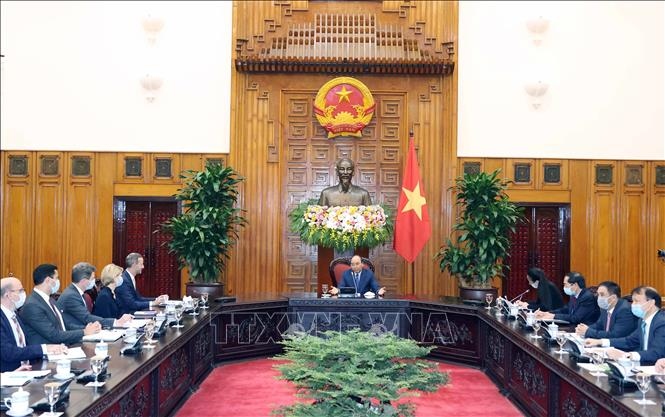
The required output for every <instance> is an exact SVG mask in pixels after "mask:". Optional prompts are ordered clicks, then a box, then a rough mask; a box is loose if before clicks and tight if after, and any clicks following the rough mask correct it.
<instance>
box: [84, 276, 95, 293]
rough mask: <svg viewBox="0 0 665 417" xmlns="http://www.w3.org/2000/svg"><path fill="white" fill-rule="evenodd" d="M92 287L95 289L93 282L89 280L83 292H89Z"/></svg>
mask: <svg viewBox="0 0 665 417" xmlns="http://www.w3.org/2000/svg"><path fill="white" fill-rule="evenodd" d="M94 287H95V280H94V279H92V278H91V279H89V280H88V286H87V287H85V290H86V291H90V290H91V289H93V288H94Z"/></svg>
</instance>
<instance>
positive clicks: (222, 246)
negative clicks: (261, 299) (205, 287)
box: [161, 162, 247, 283]
mask: <svg viewBox="0 0 665 417" xmlns="http://www.w3.org/2000/svg"><path fill="white" fill-rule="evenodd" d="M180 178H182V179H183V180H184V187H183V188H181V189H180V190H178V193H177V194H175V195H174V197H175V199H176V200H178V201H182V202H183V213H182V214H180V215H178V216H174V217H172V218H170V219H169V220H168V221H166V222H165V223H163V224H162V226H161V228H162V230H163V231H164V232H166V233H167V234H168V235H169V236H170V240H168V241H167V242H165V244H166V245H167V246H168V248H169V252H170V253H174V254H175V255H176V256H177V258H178V262H179V263H180V268H183V267H185V266H186V267H188V268H189V274H190V277H191V279H192V281H195V282H207V283H211V282H217V281H218V280H219V275H220V272H221V271H222V270H224V268H225V266H226V260H227V259H228V258H229V251H230V249H231V248H232V247H233V245H234V244H235V243H236V241H237V239H238V231H239V228H240V227H244V226H245V224H246V223H247V222H246V220H245V218H244V217H243V216H242V212H243V210H242V209H240V208H237V207H235V205H236V203H237V201H238V184H239V183H240V182H241V181H243V178H242V177H240V176H239V175H238V174H237V173H236V172H235V171H234V170H233V168H231V167H224V166H223V165H221V164H217V163H211V162H208V163H207V164H206V167H205V169H203V170H202V171H194V170H188V171H185V172H184V173H183V174H181V175H180Z"/></svg>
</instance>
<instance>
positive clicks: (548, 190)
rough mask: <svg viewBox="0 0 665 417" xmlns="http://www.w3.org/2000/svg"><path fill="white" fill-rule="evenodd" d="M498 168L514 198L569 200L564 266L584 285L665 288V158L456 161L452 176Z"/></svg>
mask: <svg viewBox="0 0 665 417" xmlns="http://www.w3.org/2000/svg"><path fill="white" fill-rule="evenodd" d="M496 168H501V169H502V172H504V173H505V175H504V177H505V178H507V179H509V180H512V181H514V183H513V184H511V186H510V187H509V195H510V197H511V199H512V200H513V201H519V202H524V203H569V204H570V210H571V236H570V268H571V270H575V271H579V272H581V273H582V274H583V275H584V276H585V277H586V278H587V283H588V284H590V285H594V284H598V283H599V282H601V281H605V280H612V281H616V282H618V283H619V284H620V285H621V287H622V291H623V292H625V293H627V292H629V291H630V290H631V289H633V288H634V287H636V286H638V285H651V286H654V287H656V288H657V289H659V291H660V292H661V294H664V293H665V284H664V283H665V263H663V262H660V261H659V260H658V259H657V257H656V250H657V249H662V248H665V161H590V160H545V159H529V160H524V159H502V158H486V159H480V158H479V159H474V158H461V159H460V161H459V171H458V174H461V173H462V172H464V170H479V169H480V170H484V171H487V172H491V171H493V170H494V169H496ZM524 279H526V278H524Z"/></svg>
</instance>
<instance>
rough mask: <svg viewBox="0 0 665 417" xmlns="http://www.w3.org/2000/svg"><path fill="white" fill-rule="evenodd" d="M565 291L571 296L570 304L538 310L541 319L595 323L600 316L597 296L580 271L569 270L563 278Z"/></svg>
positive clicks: (571, 322)
mask: <svg viewBox="0 0 665 417" xmlns="http://www.w3.org/2000/svg"><path fill="white" fill-rule="evenodd" d="M563 291H564V292H565V293H566V295H568V296H570V300H569V301H568V305H567V306H564V307H561V308H558V309H556V310H553V311H551V312H543V311H536V318H537V319H540V320H551V319H557V320H565V321H567V322H569V323H570V324H579V323H584V324H587V325H590V324H593V323H595V322H596V321H597V320H598V317H599V316H600V309H599V308H598V304H597V303H596V297H594V296H593V294H592V293H591V292H590V291H589V290H588V289H587V288H586V283H585V280H584V276H582V274H580V273H579V272H569V273H568V274H566V276H565V277H564V278H563Z"/></svg>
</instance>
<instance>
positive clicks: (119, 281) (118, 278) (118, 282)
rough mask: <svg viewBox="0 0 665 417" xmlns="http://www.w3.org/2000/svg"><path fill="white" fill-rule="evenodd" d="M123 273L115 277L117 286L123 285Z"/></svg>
mask: <svg viewBox="0 0 665 417" xmlns="http://www.w3.org/2000/svg"><path fill="white" fill-rule="evenodd" d="M122 281H123V280H122V275H118V277H117V278H116V279H115V287H116V288H118V287H119V286H121V285H122Z"/></svg>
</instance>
